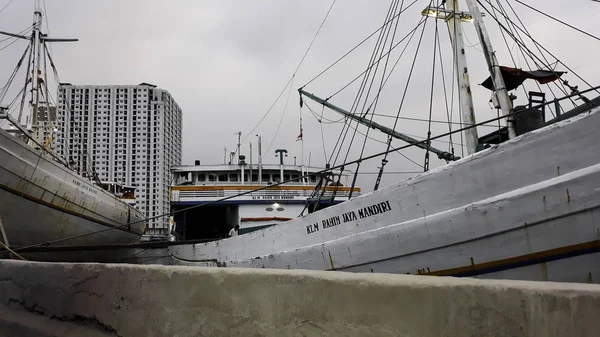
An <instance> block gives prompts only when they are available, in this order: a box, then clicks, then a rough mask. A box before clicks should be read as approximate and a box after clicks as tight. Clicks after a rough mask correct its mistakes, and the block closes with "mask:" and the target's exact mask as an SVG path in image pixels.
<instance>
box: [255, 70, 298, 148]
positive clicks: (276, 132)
mask: <svg viewBox="0 0 600 337" xmlns="http://www.w3.org/2000/svg"><path fill="white" fill-rule="evenodd" d="M294 76H295V75H293V76H292V82H290V89H289V91H288V96H287V99H286V100H285V106H284V107H283V113H282V114H281V118H280V119H279V124H277V129H276V130H275V135H273V139H271V143H270V144H269V146H268V147H267V150H266V151H265V153H264V154H263V156H266V155H267V153H269V150H270V149H271V146H272V145H273V143H274V142H275V138H277V134H278V133H279V129H280V128H281V122H283V117H285V112H286V111H287V106H288V103H289V102H290V94H291V93H292V87H293V86H294Z"/></svg>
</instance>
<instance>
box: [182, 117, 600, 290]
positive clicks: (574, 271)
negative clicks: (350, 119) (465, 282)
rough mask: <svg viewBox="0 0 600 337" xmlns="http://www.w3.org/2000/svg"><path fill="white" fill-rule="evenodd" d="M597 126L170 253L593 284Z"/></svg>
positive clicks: (260, 264) (590, 120) (236, 262)
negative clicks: (277, 223)
mask: <svg viewBox="0 0 600 337" xmlns="http://www.w3.org/2000/svg"><path fill="white" fill-rule="evenodd" d="M598 126H600V112H599V110H598V109H595V110H594V112H590V113H586V114H584V115H582V116H579V117H575V118H573V119H572V120H567V121H564V122H559V123H557V124H554V125H551V126H548V127H545V128H543V129H539V130H536V131H533V132H531V133H528V134H525V135H522V136H520V137H518V138H515V139H514V140H511V141H509V142H506V143H503V144H501V145H498V146H495V147H493V148H491V149H486V150H484V151H481V152H479V153H476V154H475V155H472V156H470V157H467V158H464V159H461V160H459V161H457V162H455V163H452V164H449V165H447V166H443V167H439V168H437V169H434V170H432V171H430V172H428V173H425V174H422V175H420V176H416V177H414V178H411V179H408V180H406V181H402V182H399V183H396V184H394V185H391V186H388V187H386V188H383V189H381V190H378V191H375V192H372V193H366V194H364V195H361V196H360V197H357V198H355V199H352V200H349V201H347V202H345V203H342V204H340V205H336V206H332V207H329V208H327V209H324V210H321V211H318V212H315V213H313V214H309V215H307V216H305V217H302V218H298V219H294V220H290V221H288V222H286V223H284V224H282V225H279V226H275V227H271V228H267V229H263V230H260V231H257V232H254V233H250V234H247V235H241V236H239V237H234V238H230V239H226V240H221V241H217V242H208V243H201V244H196V245H188V246H174V247H171V248H170V252H171V255H172V256H173V257H174V258H175V259H177V260H179V262H180V263H182V264H191V265H204V266H227V267H252V268H293V269H316V270H342V271H352V272H381V273H404V274H405V273H409V274H431V275H452V276H480V277H489V278H518V279H532V280H548V279H551V280H555V281H574V282H587V281H588V278H589V279H592V280H596V281H597V275H598V273H599V272H600V258H599V257H600V254H599V253H598V252H599V251H600V238H599V234H598V233H599V231H600V229H599V228H600V227H599V225H600V222H599V221H600V220H598V219H600V211H599V209H598V207H599V206H600V158H599V157H598V156H593V155H590V153H596V152H597V151H598V144H600V134H599V133H598V132H596V128H597V127H598ZM539 153H546V154H547V155H545V156H539ZM561 260H562V261H563V262H564V264H562V265H560V266H557V268H556V269H553V268H552V267H551V266H548V264H550V263H552V261H555V262H554V263H557V262H560V261H561ZM574 260H575V261H577V262H576V263H574V262H573V261H574ZM590 275H594V276H596V278H595V279H594V278H593V277H590Z"/></svg>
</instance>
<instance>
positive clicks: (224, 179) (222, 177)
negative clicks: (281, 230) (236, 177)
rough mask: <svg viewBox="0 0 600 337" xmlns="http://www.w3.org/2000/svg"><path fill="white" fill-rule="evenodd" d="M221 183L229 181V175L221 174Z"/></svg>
mask: <svg viewBox="0 0 600 337" xmlns="http://www.w3.org/2000/svg"><path fill="white" fill-rule="evenodd" d="M219 181H227V174H219Z"/></svg>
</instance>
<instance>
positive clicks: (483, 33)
mask: <svg viewBox="0 0 600 337" xmlns="http://www.w3.org/2000/svg"><path fill="white" fill-rule="evenodd" d="M466 1H467V6H468V7H469V11H470V12H471V15H472V16H473V22H474V24H475V30H476V31H477V36H478V37H479V41H480V42H481V46H482V48H483V55H484V56H485V60H486V62H487V65H488V68H489V71H490V75H491V78H492V81H493V83H494V88H495V91H494V93H493V95H496V99H497V101H498V105H500V109H501V110H502V113H503V114H504V115H505V116H507V115H509V114H510V113H512V111H513V106H512V101H511V100H510V97H509V96H508V90H506V85H505V84H504V78H503V77H502V73H501V72H500V65H499V64H498V60H497V59H496V54H495V52H494V48H493V47H492V42H491V41H490V37H489V35H488V32H487V30H486V29H485V25H484V23H483V19H482V18H481V13H480V12H479V6H477V0H466ZM506 126H507V128H508V138H515V137H516V136H517V133H516V131H515V125H514V121H513V118H512V117H508V118H507V120H506Z"/></svg>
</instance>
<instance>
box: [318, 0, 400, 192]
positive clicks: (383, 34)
mask: <svg viewBox="0 0 600 337" xmlns="http://www.w3.org/2000/svg"><path fill="white" fill-rule="evenodd" d="M398 3H399V1H398V0H395V1H392V2H391V4H390V8H389V10H388V14H387V15H386V18H385V22H388V24H387V25H386V27H385V29H383V30H381V31H380V34H379V36H378V38H377V42H376V44H375V47H374V48H373V52H372V54H371V59H370V60H369V64H368V67H367V70H366V71H365V72H363V74H364V77H363V80H362V82H361V85H360V88H359V91H358V93H357V95H356V97H355V99H354V102H353V104H352V107H351V108H350V113H352V114H356V113H357V112H358V107H359V105H360V101H361V99H362V96H363V95H364V94H365V89H366V88H367V87H366V85H367V82H369V79H370V83H369V87H368V90H367V92H366V96H365V98H364V102H363V104H362V109H361V111H360V114H361V115H363V118H364V117H366V115H367V114H368V113H369V111H370V107H369V108H367V109H366V112H365V108H366V104H367V101H368V97H369V95H370V93H371V89H372V88H373V84H374V81H375V79H376V77H377V72H378V70H379V65H380V62H379V61H381V60H382V59H383V57H386V62H385V69H387V65H388V62H389V55H390V53H391V51H392V46H393V42H394V38H395V36H396V31H397V28H398V23H399V21H400V16H399V15H395V13H396V10H398V9H399V14H401V13H402V12H403V9H402V6H403V5H404V0H402V4H400V6H399V7H398ZM389 18H396V19H395V20H396V24H395V25H394V33H393V35H392V39H391V41H390V50H389V51H388V52H387V53H385V55H384V50H385V48H386V45H387V41H388V38H389V35H390V32H391V30H392V25H393V23H394V19H392V20H388V19H389ZM378 54H379V57H378V59H377V60H376V58H377V55H378ZM373 67H375V69H374V71H373ZM385 69H384V71H383V75H382V77H381V80H382V81H383V79H384V78H385V71H386V70H385ZM371 73H372V74H373V75H372V76H371ZM382 83H383V82H382ZM380 91H381V86H380ZM376 102H377V101H376ZM375 105H376V103H375ZM370 120H371V121H372V120H373V115H371V116H370ZM345 122H346V123H345V125H344V127H345V129H346V130H345V132H344V128H343V129H342V132H343V133H344V136H343V139H342V141H341V143H339V145H340V146H339V150H338V151H337V154H336V157H335V160H334V162H333V164H334V165H335V164H336V163H337V160H338V158H339V155H340V153H341V151H342V147H343V144H344V141H345V140H346V137H347V135H348V131H349V130H350V128H351V127H352V124H353V123H354V122H356V126H357V127H356V128H354V127H352V128H353V130H354V132H353V133H352V137H351V139H350V142H349V144H348V148H347V150H346V154H345V156H344V162H346V161H347V160H348V156H349V154H350V151H351V149H352V145H353V144H354V139H355V137H356V133H357V131H358V125H359V122H358V121H354V120H352V119H346V121H345ZM346 126H347V127H346ZM368 133H369V130H368V129H367V132H366V134H367V135H368ZM340 136H341V133H340ZM365 136H366V135H365ZM366 140H367V138H366V137H365V139H364V142H363V150H364V144H365V143H366ZM339 141H340V138H338V142H339ZM336 147H337V143H336ZM334 151H335V149H334ZM332 155H333V152H332ZM362 155H363V151H361V154H360V157H361V158H362ZM360 165H361V163H360V162H358V163H357V164H356V170H355V173H356V172H358V171H359V170H360ZM356 178H357V175H356V174H355V175H354V177H353V180H352V188H354V186H355V183H356ZM340 180H341V173H340V176H339V177H338V184H336V188H335V189H334V191H333V193H332V195H331V200H332V201H333V200H334V198H335V195H336V193H337V186H339V185H340V184H339V182H340ZM324 193H325V190H323V191H322V192H321V196H322V195H324ZM351 197H352V192H350V194H349V198H351Z"/></svg>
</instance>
